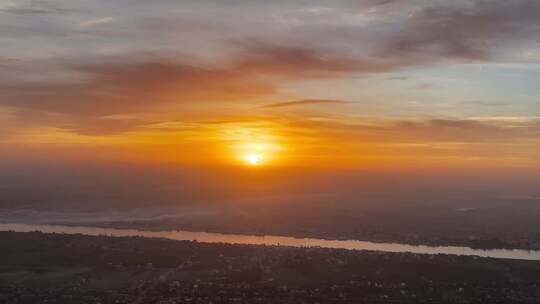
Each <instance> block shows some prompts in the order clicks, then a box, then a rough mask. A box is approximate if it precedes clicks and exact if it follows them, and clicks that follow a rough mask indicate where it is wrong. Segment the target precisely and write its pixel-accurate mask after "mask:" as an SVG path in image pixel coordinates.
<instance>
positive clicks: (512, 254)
mask: <svg viewBox="0 0 540 304" xmlns="http://www.w3.org/2000/svg"><path fill="white" fill-rule="evenodd" d="M9 230H11V231H17V232H30V231H41V232H45V233H67V234H85V235H108V236H142V237H158V238H167V239H172V240H195V241H199V242H208V243H229V244H254V245H282V246H293V247H323V248H340V249H354V250H374V251H385V252H411V253H421V254H453V255H473V256H480V257H491V258H506V259H519V260H540V251H528V250H519V249H513V250H512V249H492V250H480V249H472V248H469V247H459V246H436V247H432V246H424V245H419V246H415V245H406V244H398V243H373V242H366V241H355V240H348V241H347V240H345V241H343V240H323V239H313V238H293V237H283V236H255V235H238V234H221V233H207V232H190V231H144V230H136V229H114V228H97V227H80V226H60V225H29V224H0V231H9Z"/></svg>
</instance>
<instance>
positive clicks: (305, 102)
mask: <svg viewBox="0 0 540 304" xmlns="http://www.w3.org/2000/svg"><path fill="white" fill-rule="evenodd" d="M339 103H344V101H342V100H334V99H303V100H295V101H285V102H276V103H271V104H268V105H265V106H263V108H283V107H290V106H303V105H313V104H339Z"/></svg>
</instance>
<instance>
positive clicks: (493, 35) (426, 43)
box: [383, 0, 540, 60]
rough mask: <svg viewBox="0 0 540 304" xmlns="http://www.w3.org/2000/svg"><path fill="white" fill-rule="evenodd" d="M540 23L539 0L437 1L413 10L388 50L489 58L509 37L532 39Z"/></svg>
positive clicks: (387, 44) (520, 40) (387, 45)
mask: <svg viewBox="0 0 540 304" xmlns="http://www.w3.org/2000/svg"><path fill="white" fill-rule="evenodd" d="M539 25H540V2H538V1H535V0H509V1H486V0H479V1H455V2H453V1H452V2H449V3H447V4H440V3H436V4H431V5H428V6H426V7H423V8H421V9H418V10H416V11H414V12H413V13H412V14H411V15H410V17H409V18H408V20H407V21H406V22H405V23H404V27H403V29H402V30H401V31H399V32H397V33H396V34H394V35H391V36H389V37H387V38H386V39H387V41H386V42H383V46H384V53H386V54H392V55H395V54H401V56H415V55H421V54H423V55H425V56H430V57H433V58H448V59H452V58H461V59H468V60H487V59H489V58H491V57H492V56H493V52H492V50H493V49H495V48H496V47H497V46H500V45H501V44H502V43H504V42H509V41H513V42H515V43H531V42H533V41H531V40H530V38H531V37H534V36H535V35H538V34H539V33H540V27H539ZM533 43H534V42H533Z"/></svg>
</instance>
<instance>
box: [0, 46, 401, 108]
mask: <svg viewBox="0 0 540 304" xmlns="http://www.w3.org/2000/svg"><path fill="white" fill-rule="evenodd" d="M394 65H395V63H393V62H385V61H382V62H377V61H369V60H367V59H366V60H364V59H354V58H346V57H343V56H338V55H335V54H333V53H331V52H325V51H324V50H315V49H307V48H300V47H294V46H273V45H266V44H265V45H262V44H259V43H252V44H246V45H244V47H243V49H242V51H241V52H240V53H239V54H238V56H237V57H235V59H231V60H230V62H226V63H225V64H222V65H213V66H208V65H203V64H199V65H197V64H192V63H190V62H189V59H182V58H180V59H176V60H174V61H173V60H167V59H163V58H160V57H146V58H144V59H140V60H137V59H132V60H114V61H111V60H109V61H103V62H99V63H94V64H73V65H71V66H69V69H70V70H69V71H70V72H71V73H72V74H73V76H72V77H70V78H68V79H66V80H65V81H64V82H62V81H55V82H52V83H47V82H38V83H36V82H28V81H27V82H19V83H5V82H4V83H0V89H1V93H0V104H3V105H8V106H13V107H18V108H28V109H34V110H42V111H50V112H58V113H73V114H86V115H108V114H115V113H126V112H138V111H147V110H151V109H153V108H155V107H157V106H159V105H162V104H192V103H199V102H224V101H228V102H235V101H245V100H249V99H252V98H257V97H260V96H270V95H273V94H275V93H276V90H277V88H278V87H279V85H280V84H281V83H282V82H283V81H287V80H304V79H318V78H330V77H337V76H340V75H348V74H352V73H375V72H384V71H386V70H389V69H392V68H393V67H394ZM73 79H78V81H76V82H73V81H72V80H73ZM319 103H320V102H319Z"/></svg>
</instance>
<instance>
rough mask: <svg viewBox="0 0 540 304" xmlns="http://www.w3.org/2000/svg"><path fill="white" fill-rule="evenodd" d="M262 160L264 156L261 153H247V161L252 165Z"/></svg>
mask: <svg viewBox="0 0 540 304" xmlns="http://www.w3.org/2000/svg"><path fill="white" fill-rule="evenodd" d="M262 160H263V158H262V156H261V155H260V154H255V153H252V154H248V155H246V161H247V163H248V164H250V165H252V166H257V165H259V164H260V163H261V161H262Z"/></svg>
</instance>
